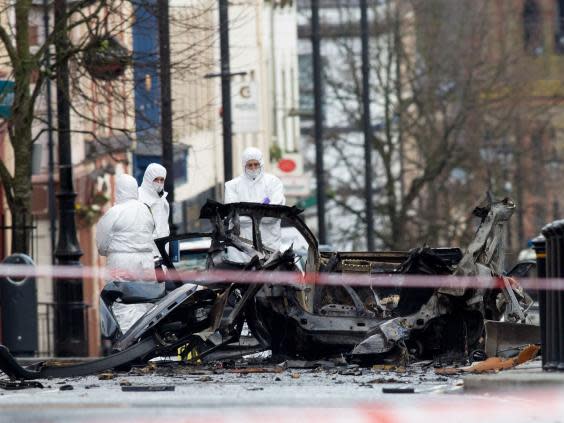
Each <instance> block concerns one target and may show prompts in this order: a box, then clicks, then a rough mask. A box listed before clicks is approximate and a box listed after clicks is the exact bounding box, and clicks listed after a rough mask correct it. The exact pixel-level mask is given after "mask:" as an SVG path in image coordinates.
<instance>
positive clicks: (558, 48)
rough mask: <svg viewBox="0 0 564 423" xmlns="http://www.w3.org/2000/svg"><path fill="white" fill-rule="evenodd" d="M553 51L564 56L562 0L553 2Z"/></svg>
mask: <svg viewBox="0 0 564 423" xmlns="http://www.w3.org/2000/svg"><path fill="white" fill-rule="evenodd" d="M555 3H556V4H555V13H554V17H555V23H554V51H555V52H556V53H557V54H564V0H555Z"/></svg>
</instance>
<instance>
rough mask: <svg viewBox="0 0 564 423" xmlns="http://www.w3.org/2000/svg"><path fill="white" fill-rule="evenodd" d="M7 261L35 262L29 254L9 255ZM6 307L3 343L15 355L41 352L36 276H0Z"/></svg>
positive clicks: (0, 301)
mask: <svg viewBox="0 0 564 423" xmlns="http://www.w3.org/2000/svg"><path fill="white" fill-rule="evenodd" d="M3 263H5V264H24V265H30V266H33V265H34V263H33V260H32V259H31V258H30V257H29V256H26V255H25V254H13V255H11V256H8V257H6V259H5V260H4V261H3ZM0 304H1V308H2V344H4V345H5V346H6V347H7V348H8V349H9V350H10V352H11V353H12V354H13V355H15V356H24V357H30V356H33V355H35V353H37V349H38V339H37V284H36V281H35V278H34V277H30V278H28V277H24V278H14V277H8V276H6V277H2V278H0Z"/></svg>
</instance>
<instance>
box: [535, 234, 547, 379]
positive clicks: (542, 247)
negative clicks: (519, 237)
mask: <svg viewBox="0 0 564 423" xmlns="http://www.w3.org/2000/svg"><path fill="white" fill-rule="evenodd" d="M532 244H533V249H534V250H535V256H536V259H537V278H539V279H545V278H546V239H545V238H544V236H542V235H539V236H537V237H536V238H534V239H533V240H532ZM538 302H539V319H540V327H541V359H542V367H543V368H544V365H545V364H546V290H544V289H539V290H538Z"/></svg>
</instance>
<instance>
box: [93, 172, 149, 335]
mask: <svg viewBox="0 0 564 423" xmlns="http://www.w3.org/2000/svg"><path fill="white" fill-rule="evenodd" d="M138 197H139V194H138V188H137V181H136V180H135V178H133V177H132V176H130V175H120V176H119V177H118V178H117V181H116V204H115V205H114V206H113V207H112V208H111V209H110V210H108V211H107V212H106V213H105V214H104V216H102V218H101V219H100V221H99V222H98V224H97V225H96V246H97V247H98V252H99V253H100V255H101V256H106V257H107V262H106V265H107V268H108V277H106V282H110V281H140V283H157V282H156V278H155V266H154V261H153V244H154V242H153V232H154V229H155V222H154V220H153V216H152V215H151V212H150V210H149V208H148V207H147V206H146V205H145V204H143V203H142V202H141V201H139V200H138ZM139 273H141V275H140V274H139ZM151 306H152V304H121V303H119V302H116V303H114V304H113V306H112V311H113V313H114V315H115V317H116V319H117V321H118V324H119V326H120V329H121V331H122V333H125V332H126V331H127V330H128V329H129V327H131V325H133V323H135V322H136V321H137V320H138V319H139V318H140V317H141V316H142V315H143V314H145V312H146V311H147V310H148V309H149V308H150V307H151Z"/></svg>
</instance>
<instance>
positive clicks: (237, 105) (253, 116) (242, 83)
mask: <svg viewBox="0 0 564 423" xmlns="http://www.w3.org/2000/svg"><path fill="white" fill-rule="evenodd" d="M231 84H232V88H231V92H232V97H231V99H232V100H231V101H232V105H233V133H235V134H248V133H253V132H259V131H260V112H259V98H258V92H257V91H258V90H257V83H256V81H247V80H244V79H237V80H234V81H233V82H232V83H231Z"/></svg>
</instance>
